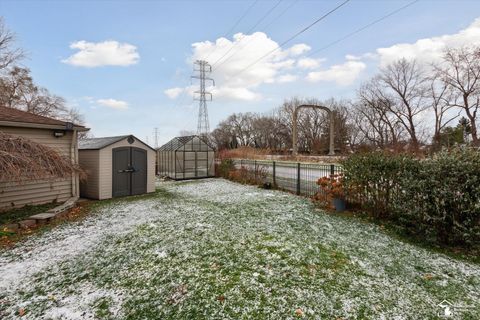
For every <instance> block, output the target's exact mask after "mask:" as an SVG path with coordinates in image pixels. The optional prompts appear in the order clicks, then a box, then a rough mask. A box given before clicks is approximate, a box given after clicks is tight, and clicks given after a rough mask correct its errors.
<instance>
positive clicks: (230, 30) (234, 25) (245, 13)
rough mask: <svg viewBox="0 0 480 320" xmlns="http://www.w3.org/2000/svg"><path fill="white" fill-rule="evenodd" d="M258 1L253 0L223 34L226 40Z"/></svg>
mask: <svg viewBox="0 0 480 320" xmlns="http://www.w3.org/2000/svg"><path fill="white" fill-rule="evenodd" d="M257 2H258V0H255V1H253V2H252V4H251V5H250V6H249V7H248V8H247V10H246V11H245V12H244V13H243V14H242V15H241V16H240V18H239V19H238V20H237V21H236V22H235V23H234V24H233V26H232V27H231V28H230V29H229V30H228V31H227V33H225V34H224V37H225V38H227V37H228V35H229V34H230V33H231V32H232V31H233V30H235V28H236V27H237V26H238V24H239V23H240V22H241V21H242V20H243V18H245V17H246V16H247V14H248V13H249V12H250V10H252V8H253V7H254V6H255V5H256V4H257ZM216 50H217V47H215V48H214V49H213V51H211V52H210V53H209V54H208V55H207V56H206V57H205V58H204V60H207V59H208V58H209V57H210V56H211V55H212V54H213V53H214V52H215V51H216Z"/></svg>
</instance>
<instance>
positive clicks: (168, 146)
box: [157, 135, 214, 151]
mask: <svg viewBox="0 0 480 320" xmlns="http://www.w3.org/2000/svg"><path fill="white" fill-rule="evenodd" d="M195 137H198V138H199V139H200V141H202V142H203V143H205V144H206V145H207V146H208V147H210V148H212V149H214V148H213V147H212V146H210V144H209V143H208V142H207V141H205V140H204V139H203V138H202V137H201V136H195V135H194V136H182V137H175V138H173V139H172V140H170V141H169V142H167V143H165V144H164V145H163V146H161V147H160V148H158V149H157V150H159V151H174V150H178V149H179V148H180V147H182V146H184V145H185V144H186V143H187V142H189V141H190V140H192V139H193V138H195Z"/></svg>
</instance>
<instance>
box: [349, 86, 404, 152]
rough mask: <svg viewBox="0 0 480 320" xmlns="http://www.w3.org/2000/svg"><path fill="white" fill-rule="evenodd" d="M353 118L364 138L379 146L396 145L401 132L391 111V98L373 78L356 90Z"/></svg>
mask: <svg viewBox="0 0 480 320" xmlns="http://www.w3.org/2000/svg"><path fill="white" fill-rule="evenodd" d="M357 99H358V102H357V103H356V104H355V115H354V116H355V118H356V121H355V122H356V124H357V126H358V129H359V130H360V131H361V132H362V134H363V136H364V138H365V139H366V140H367V141H369V142H370V143H371V144H373V145H374V146H376V147H379V148H382V149H383V148H386V147H387V146H389V147H394V148H395V147H397V145H398V142H399V139H400V138H401V136H402V133H403V127H402V125H401V124H400V121H399V120H398V117H397V116H396V115H395V114H394V113H393V112H392V109H394V107H393V103H394V102H393V98H392V97H391V96H389V95H388V94H387V93H386V92H385V90H384V88H383V87H382V86H381V83H379V78H378V77H376V78H373V79H372V80H370V81H369V82H367V83H365V84H363V85H362V86H361V87H360V89H359V90H358V92H357Z"/></svg>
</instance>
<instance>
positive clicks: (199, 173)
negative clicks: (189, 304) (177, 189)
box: [157, 136, 215, 180]
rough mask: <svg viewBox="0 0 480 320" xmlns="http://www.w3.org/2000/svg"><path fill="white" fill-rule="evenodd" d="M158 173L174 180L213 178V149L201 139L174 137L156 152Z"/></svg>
mask: <svg viewBox="0 0 480 320" xmlns="http://www.w3.org/2000/svg"><path fill="white" fill-rule="evenodd" d="M157 161H158V173H159V174H160V175H162V176H166V177H169V178H171V179H175V180H181V179H195V178H208V177H214V176H215V149H214V148H213V147H212V146H210V145H209V144H208V143H207V142H206V141H205V140H204V139H203V138H202V137H199V136H185V137H176V138H173V139H172V140H170V141H169V142H167V143H166V144H164V145H163V146H161V147H160V148H158V150H157Z"/></svg>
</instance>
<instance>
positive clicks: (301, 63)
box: [297, 58, 325, 69]
mask: <svg viewBox="0 0 480 320" xmlns="http://www.w3.org/2000/svg"><path fill="white" fill-rule="evenodd" d="M324 61H325V59H322V58H320V59H313V58H302V59H299V60H298V61H297V66H298V67H299V68H301V69H315V68H318V67H319V66H320V64H321V63H322V62H324Z"/></svg>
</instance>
